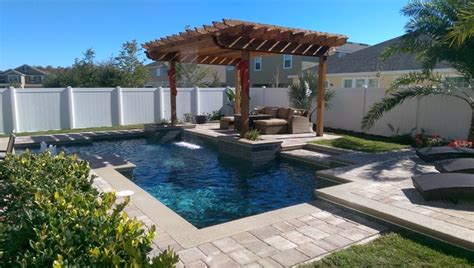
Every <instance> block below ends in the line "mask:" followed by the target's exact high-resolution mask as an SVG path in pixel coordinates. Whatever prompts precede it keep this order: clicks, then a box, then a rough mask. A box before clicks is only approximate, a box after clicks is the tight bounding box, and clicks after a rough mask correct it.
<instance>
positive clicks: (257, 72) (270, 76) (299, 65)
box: [226, 42, 368, 87]
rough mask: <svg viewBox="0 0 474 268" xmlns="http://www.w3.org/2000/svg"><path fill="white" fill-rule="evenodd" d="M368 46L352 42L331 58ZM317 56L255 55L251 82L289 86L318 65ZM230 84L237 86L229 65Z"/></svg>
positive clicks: (272, 85) (269, 85) (258, 85)
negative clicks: (302, 72)
mask: <svg viewBox="0 0 474 268" xmlns="http://www.w3.org/2000/svg"><path fill="white" fill-rule="evenodd" d="M366 47H368V45H366V44H359V43H351V42H348V43H347V44H345V45H343V46H340V47H337V48H336V52H335V54H334V55H332V56H331V57H329V58H342V57H345V56H346V55H348V54H351V53H353V52H355V51H358V50H361V49H364V48H366ZM317 62H318V58H317V57H308V56H292V55H284V54H282V55H272V56H266V57H255V58H253V59H252V60H251V62H250V83H251V86H253V87H261V86H267V87H288V86H289V85H291V84H293V82H294V80H295V79H296V78H297V77H298V75H299V74H300V73H301V71H302V70H306V69H309V68H312V67H314V66H316V65H317V64H318V63H317ZM226 81H227V85H228V86H235V68H234V66H228V67H227V72H226Z"/></svg>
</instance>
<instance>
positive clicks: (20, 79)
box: [0, 64, 48, 88]
mask: <svg viewBox="0 0 474 268" xmlns="http://www.w3.org/2000/svg"><path fill="white" fill-rule="evenodd" d="M46 76H48V73H47V72H45V71H42V70H40V69H38V68H36V67H33V66H30V65H28V64H23V65H21V66H19V67H17V68H15V69H8V70H6V71H4V72H0V86H1V87H6V86H15V87H20V88H32V87H42V86H43V85H42V82H43V80H44V79H45V78H46Z"/></svg>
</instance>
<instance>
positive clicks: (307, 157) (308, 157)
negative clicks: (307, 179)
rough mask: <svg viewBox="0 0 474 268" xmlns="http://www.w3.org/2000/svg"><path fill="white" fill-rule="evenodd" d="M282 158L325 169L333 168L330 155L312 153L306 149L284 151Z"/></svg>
mask: <svg viewBox="0 0 474 268" xmlns="http://www.w3.org/2000/svg"><path fill="white" fill-rule="evenodd" d="M280 155H281V157H283V158H286V159H291V160H297V161H303V162H306V163H309V164H312V165H315V166H320V167H324V168H329V167H332V161H331V159H330V158H331V156H332V155H330V154H325V153H321V152H315V151H310V150H306V149H296V150H291V151H282V152H281V153H280Z"/></svg>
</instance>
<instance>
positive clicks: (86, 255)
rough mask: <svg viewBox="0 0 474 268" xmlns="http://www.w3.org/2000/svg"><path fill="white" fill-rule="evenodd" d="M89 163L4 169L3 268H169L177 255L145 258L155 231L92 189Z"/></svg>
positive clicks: (13, 163)
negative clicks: (126, 267) (69, 267)
mask: <svg viewBox="0 0 474 268" xmlns="http://www.w3.org/2000/svg"><path fill="white" fill-rule="evenodd" d="M89 172H90V168H89V165H88V163H87V162H85V161H79V160H78V159H77V158H76V156H66V155H64V154H63V153H61V154H59V155H57V156H51V154H50V153H49V152H45V153H41V154H33V153H31V152H29V151H27V152H25V153H23V154H21V155H10V156H7V158H6V160H5V161H4V162H1V163H0V196H2V198H1V199H0V208H1V209H0V266H2V267H5V266H20V265H21V266H36V267H43V266H52V265H55V266H125V265H129V266H148V265H153V266H155V267H170V266H173V264H174V263H176V262H177V257H176V255H175V254H174V253H173V252H170V251H168V252H164V253H162V254H161V255H159V256H157V257H156V258H154V259H153V260H151V259H150V258H149V257H147V254H148V253H149V252H150V251H151V249H152V248H151V243H152V240H153V237H154V235H155V228H154V226H153V227H151V228H150V229H146V228H145V227H144V226H143V225H142V223H141V222H139V221H137V220H136V219H130V218H128V216H127V214H126V213H125V212H123V209H124V208H125V206H126V205H127V203H128V201H129V200H128V199H126V200H125V201H124V202H122V203H119V204H116V202H115V201H116V197H115V194H114V193H99V192H98V191H97V190H96V189H95V188H93V187H92V179H93V178H91V177H90V176H89Z"/></svg>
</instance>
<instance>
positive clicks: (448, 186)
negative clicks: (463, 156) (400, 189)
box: [412, 173, 474, 201]
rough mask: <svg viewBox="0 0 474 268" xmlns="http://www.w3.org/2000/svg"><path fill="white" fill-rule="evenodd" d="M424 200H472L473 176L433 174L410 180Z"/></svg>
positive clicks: (473, 191) (473, 192)
mask: <svg viewBox="0 0 474 268" xmlns="http://www.w3.org/2000/svg"><path fill="white" fill-rule="evenodd" d="M412 180H413V186H415V188H416V189H417V190H418V192H419V193H420V194H421V195H422V196H423V198H424V199H425V200H427V201H428V200H437V199H472V198H474V174H465V173H433V174H425V175H421V176H418V177H414V178H412Z"/></svg>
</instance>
